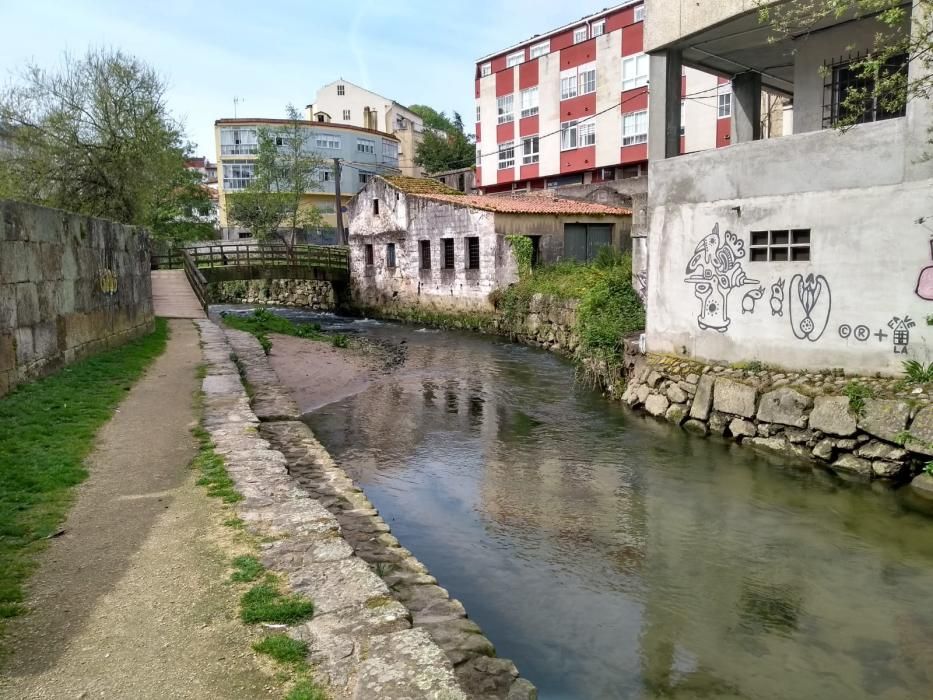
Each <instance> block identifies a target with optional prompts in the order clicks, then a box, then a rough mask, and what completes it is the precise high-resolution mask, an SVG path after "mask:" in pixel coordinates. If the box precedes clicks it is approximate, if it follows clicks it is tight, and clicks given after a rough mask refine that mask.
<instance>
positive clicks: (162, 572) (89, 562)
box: [0, 320, 280, 698]
mask: <svg viewBox="0 0 933 700" xmlns="http://www.w3.org/2000/svg"><path fill="white" fill-rule="evenodd" d="M170 328H171V336H170V339H169V342H168V346H167V348H166V351H165V353H164V354H163V355H161V356H160V357H159V358H158V359H157V360H156V361H155V362H154V363H153V365H152V366H151V367H150V369H149V371H148V372H147V373H146V374H145V376H144V377H143V378H142V379H141V380H140V381H139V382H138V383H137V384H136V385H135V386H134V387H133V388H132V389H131V390H130V391H129V392H127V395H126V398H125V399H124V401H123V402H122V403H121V404H120V406H119V409H118V411H117V412H116V413H115V414H114V416H113V418H112V419H111V420H110V421H109V422H108V423H107V424H106V425H105V426H104V427H103V428H102V429H101V431H100V432H99V433H98V436H97V444H96V447H95V449H94V451H93V452H92V454H91V455H90V457H89V458H88V470H89V473H90V476H89V478H88V479H87V481H85V482H84V483H83V484H82V485H81V486H80V487H79V488H78V489H77V498H76V499H75V504H74V507H73V508H72V509H71V511H70V513H69V516H68V519H67V521H66V522H65V524H64V534H63V535H62V536H60V537H58V538H56V539H55V540H53V541H52V542H51V544H50V546H49V548H48V549H47V550H46V551H45V552H44V553H43V554H42V555H41V557H40V560H39V568H38V571H37V572H36V574H35V575H34V576H33V577H32V579H31V580H30V583H29V586H28V590H29V598H28V600H27V604H28V606H29V607H30V608H31V610H32V612H30V613H29V614H28V615H25V616H22V617H19V618H15V619H13V620H11V621H10V623H9V625H8V629H7V632H8V634H7V639H6V640H5V641H6V643H7V646H8V647H9V648H10V649H11V652H10V655H9V656H8V657H7V658H5V659H2V660H0V669H2V672H3V675H2V678H0V697H4V698H7V697H8V698H79V697H82V698H104V697H106V698H208V697H210V698H241V697H242V698H257V697H269V696H270V693H271V694H272V696H279V695H280V690H279V689H278V688H276V687H274V686H275V685H276V684H275V683H274V682H273V681H271V680H270V677H269V675H267V674H266V673H264V672H263V670H262V669H261V668H260V666H259V662H258V661H257V660H256V657H255V656H254V654H253V653H252V652H251V650H250V642H251V641H253V639H252V636H253V635H252V633H251V632H250V631H249V630H248V629H247V628H245V627H244V626H243V625H242V624H241V623H240V622H239V621H238V620H237V618H236V614H237V597H238V594H237V592H236V591H235V589H233V588H231V587H230V586H229V585H228V584H227V583H226V581H227V577H228V562H229V556H230V555H229V551H230V549H231V547H232V548H235V547H236V543H235V542H231V540H232V538H235V533H232V531H231V530H230V528H224V527H223V525H222V519H223V517H224V515H223V511H222V508H221V506H220V504H219V503H218V501H217V500H216V499H210V498H208V497H207V495H206V494H205V492H204V489H202V488H199V487H196V486H195V483H194V482H195V479H196V478H197V475H196V474H195V473H194V472H193V471H192V470H190V469H188V468H187V465H188V463H189V462H190V461H191V459H192V458H193V457H194V455H195V454H196V451H197V444H196V441H195V440H194V438H193V437H192V435H191V433H190V429H191V426H192V423H193V422H194V421H195V418H196V415H195V406H194V396H195V391H196V389H197V388H198V384H199V381H198V378H197V367H198V365H199V363H200V362H201V351H200V348H199V344H198V333H197V330H196V328H195V327H194V325H193V324H192V323H191V322H190V321H182V320H176V321H172V322H171V326H170Z"/></svg>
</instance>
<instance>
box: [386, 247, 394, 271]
mask: <svg viewBox="0 0 933 700" xmlns="http://www.w3.org/2000/svg"><path fill="white" fill-rule="evenodd" d="M386 267H388V268H394V267H395V244H394V243H386Z"/></svg>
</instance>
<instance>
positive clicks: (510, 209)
mask: <svg viewBox="0 0 933 700" xmlns="http://www.w3.org/2000/svg"><path fill="white" fill-rule="evenodd" d="M421 196H422V197H424V198H425V199H433V200H435V201H439V202H449V203H451V204H457V205H460V206H465V207H470V208H472V209H482V210H483V211H492V212H498V213H500V214H571V215H572V214H585V215H587V216H631V215H632V210H631V209H626V208H625V207H610V206H608V205H606V204H597V203H596V202H581V201H579V200H576V199H560V198H558V197H542V196H540V195H516V196H514V197H493V196H490V195H481V194H472V195H461V196H460V197H453V196H451V195H444V194H442V195H437V194H432V195H421Z"/></svg>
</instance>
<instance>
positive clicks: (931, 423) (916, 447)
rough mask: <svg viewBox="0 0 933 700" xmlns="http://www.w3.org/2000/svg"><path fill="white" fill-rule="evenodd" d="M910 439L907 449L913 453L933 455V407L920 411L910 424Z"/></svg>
mask: <svg viewBox="0 0 933 700" xmlns="http://www.w3.org/2000/svg"><path fill="white" fill-rule="evenodd" d="M910 437H911V439H910V440H909V441H908V443H907V445H906V447H907V449H908V450H910V451H911V452H917V453H918V454H922V455H933V406H926V407H925V408H921V409H920V411H918V413H917V415H916V417H915V418H914V422H913V423H911V424H910Z"/></svg>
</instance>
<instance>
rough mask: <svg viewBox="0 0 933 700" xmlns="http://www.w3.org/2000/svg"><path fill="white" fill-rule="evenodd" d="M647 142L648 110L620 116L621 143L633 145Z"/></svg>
mask: <svg viewBox="0 0 933 700" xmlns="http://www.w3.org/2000/svg"><path fill="white" fill-rule="evenodd" d="M647 142H648V110H642V111H641V112H632V113H631V114H625V115H623V116H622V145H623V146H634V145H636V144H639V143H647Z"/></svg>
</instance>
